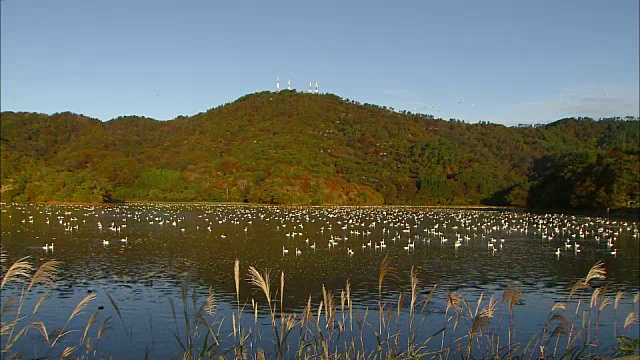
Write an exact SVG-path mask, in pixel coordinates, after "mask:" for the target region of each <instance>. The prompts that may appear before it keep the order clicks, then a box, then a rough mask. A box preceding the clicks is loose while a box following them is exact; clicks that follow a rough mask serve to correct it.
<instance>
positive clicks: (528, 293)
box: [1, 204, 640, 355]
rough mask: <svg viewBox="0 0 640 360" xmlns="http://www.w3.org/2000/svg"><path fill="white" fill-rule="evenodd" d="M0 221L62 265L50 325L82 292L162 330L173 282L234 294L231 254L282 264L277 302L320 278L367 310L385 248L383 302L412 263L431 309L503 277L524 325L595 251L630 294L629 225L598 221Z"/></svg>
mask: <svg viewBox="0 0 640 360" xmlns="http://www.w3.org/2000/svg"><path fill="white" fill-rule="evenodd" d="M1 220H2V223H1V224H2V225H1V226H2V249H3V251H4V252H6V254H7V257H8V262H9V263H10V262H12V261H15V260H16V259H19V258H21V257H23V256H32V257H33V258H34V259H35V260H36V261H37V262H38V263H42V262H44V261H46V260H48V259H52V258H55V259H58V260H61V261H62V265H61V273H60V280H59V281H58V283H57V286H56V288H55V293H54V295H53V297H54V298H55V299H59V300H60V301H59V302H57V303H56V304H55V305H53V306H54V307H57V310H56V311H52V312H50V314H56V315H51V318H50V319H48V320H51V321H53V322H56V321H58V322H59V321H60V319H59V316H58V314H63V313H66V312H68V309H67V308H68V307H71V306H73V305H75V304H76V303H77V302H78V301H79V300H80V299H81V298H82V295H84V294H86V293H87V292H92V291H100V292H108V293H110V294H113V297H114V298H115V300H116V301H117V302H118V304H120V307H121V310H122V312H123V314H125V317H127V318H128V319H130V320H131V321H132V322H134V323H139V324H153V323H154V322H155V323H156V324H158V325H157V326H156V328H157V329H158V327H159V328H161V329H164V330H157V329H156V333H158V332H159V333H160V335H159V336H162V334H165V335H166V334H170V332H168V330H167V329H168V328H169V327H168V325H167V324H170V323H171V321H170V319H169V314H167V313H168V307H167V298H168V297H172V296H176V295H177V294H179V287H180V284H181V283H182V281H183V280H184V279H189V280H190V281H191V282H192V283H193V284H196V285H197V286H199V287H201V288H202V289H207V288H212V289H213V290H214V291H215V292H216V293H217V294H218V299H219V301H221V302H222V303H228V304H231V305H232V304H233V303H234V302H235V283H234V279H233V263H234V261H235V259H239V260H240V263H241V274H247V270H248V267H249V266H254V267H256V268H257V269H259V270H264V269H270V270H271V274H272V279H273V282H274V284H275V282H277V281H278V280H277V279H279V276H280V273H281V272H284V273H285V279H286V281H285V294H284V309H285V311H287V312H293V311H296V312H300V311H301V310H302V309H303V308H304V306H305V305H306V303H307V300H308V297H309V295H311V297H312V298H313V299H320V298H321V297H322V293H321V289H322V287H323V285H324V286H325V287H326V288H327V289H331V290H332V291H334V294H339V293H340V291H341V290H343V289H344V288H345V284H346V282H347V280H349V281H350V283H351V287H352V289H351V291H352V297H353V301H354V306H355V307H356V308H360V309H364V308H366V307H369V308H371V307H375V306H376V304H377V299H378V295H379V294H378V290H379V289H378V286H379V283H378V268H379V266H380V263H381V261H382V260H383V258H385V257H388V259H389V262H390V265H391V267H392V269H393V271H392V272H391V274H390V276H388V277H387V279H386V281H385V282H384V283H383V288H382V294H381V295H382V297H383V298H384V299H389V300H393V301H395V300H396V299H397V298H398V294H399V293H400V292H405V293H408V292H409V291H410V281H409V272H410V269H411V267H412V266H415V267H416V268H417V269H418V271H419V272H418V278H419V279H420V284H421V289H422V292H423V295H424V296H426V294H427V292H428V291H429V290H430V289H431V287H432V286H433V285H435V284H437V285H438V288H439V289H440V290H441V292H440V293H437V295H435V296H434V300H433V304H432V306H433V308H432V309H431V311H434V312H438V311H440V312H442V311H441V310H442V309H443V308H445V307H446V305H445V304H446V299H445V296H446V290H450V291H461V292H463V293H464V294H465V295H466V296H469V297H470V298H473V297H476V298H477V297H478V296H479V295H480V294H482V293H487V294H492V293H495V294H499V292H501V291H502V290H503V289H505V288H506V287H507V286H508V285H516V286H518V287H520V288H521V289H522V290H523V295H522V297H521V299H522V301H521V303H520V305H519V306H521V307H523V308H524V307H526V309H527V315H526V316H525V317H523V318H521V322H522V323H523V324H527V323H528V325H524V326H525V327H526V326H530V327H531V329H527V330H525V332H531V333H532V332H533V331H535V330H538V328H534V327H536V326H538V327H539V326H540V324H541V323H542V322H544V319H545V318H546V316H547V315H548V314H549V310H550V308H551V306H552V305H553V303H554V301H557V300H559V299H563V298H565V297H566V296H567V294H568V291H569V290H570V288H571V286H572V285H573V284H574V283H575V281H576V280H577V279H579V278H581V277H583V276H584V275H585V274H586V273H587V272H588V270H589V268H591V266H593V265H594V264H595V263H596V262H598V261H600V260H603V261H604V263H605V267H606V270H607V281H608V282H610V285H609V291H610V292H615V291H617V290H623V291H626V292H631V293H635V292H637V290H638V288H639V286H640V285H639V281H640V280H639V278H640V276H639V275H640V272H639V255H638V254H639V248H638V247H639V246H638V224H637V223H628V222H624V221H607V220H606V219H602V218H589V217H575V216H563V215H553V214H547V215H533V214H528V213H520V212H511V211H502V210H501V211H498V210H492V209H434V208H422V207H274V206H239V205H237V206H236V205H234V206H229V205H227V206H221V205H205V204H127V205H119V206H104V207H98V206H79V205H77V206H53V205H3V206H2V218H1ZM51 244H54V245H53V249H51V248H49V246H51ZM284 250H287V252H286V253H285V251H284ZM558 250H559V254H560V255H559V256H558V255H556V252H557V251H558ZM614 250H615V251H614ZM613 252H615V255H614V254H612V253H613ZM243 276H244V275H243ZM240 293H241V296H242V297H243V299H242V300H243V303H245V302H246V303H248V302H250V298H251V296H252V294H254V293H255V289H254V288H251V287H250V286H249V284H248V283H247V282H246V281H241V289H240ZM2 296H3V299H4V298H5V297H6V295H5V294H4V292H3V295H2ZM531 299H535V301H532V300H531ZM105 305H108V304H100V306H105ZM141 309H146V310H148V311H141ZM151 314H153V315H154V316H157V318H154V319H153V320H150V319H149V317H150V315H151ZM229 316H230V315H229ZM521 316H522V315H521ZM534 319H535V320H534ZM540 319H542V320H540ZM143 327H144V326H143ZM114 339H118V336H114ZM114 341H115V340H114ZM165 355H167V354H165Z"/></svg>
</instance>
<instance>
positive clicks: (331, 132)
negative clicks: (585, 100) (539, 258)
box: [0, 91, 640, 209]
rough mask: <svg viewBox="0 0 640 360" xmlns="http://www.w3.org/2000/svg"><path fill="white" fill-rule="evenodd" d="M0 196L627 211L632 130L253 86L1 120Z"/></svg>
mask: <svg viewBox="0 0 640 360" xmlns="http://www.w3.org/2000/svg"><path fill="white" fill-rule="evenodd" d="M0 122H1V138H0V146H1V149H0V150H1V156H2V158H1V160H2V166H1V172H0V180H1V181H2V193H1V194H2V201H4V202H46V201H72V202H73V201H78V202H114V201H139V200H150V201H214V202H216V201H219V202H227V201H233V202H252V203H269V204H308V205H324V204H370V205H380V204H407V205H436V204H437V205H480V204H486V205H509V206H521V207H529V208H539V209H598V208H607V207H610V208H618V207H627V206H638V204H639V203H640V191H639V189H638V184H639V182H638V180H639V179H638V168H639V157H638V155H639V152H638V144H639V143H640V126H639V124H640V122H639V121H638V120H636V119H624V118H621V119H617V118H609V119H600V120H597V121H596V120H594V119H591V118H565V119H561V120H558V121H555V122H552V123H549V124H546V125H536V126H517V127H507V126H503V125H497V124H492V123H489V122H482V123H477V124H470V123H465V122H463V121H445V120H443V119H435V118H434V117H433V116H431V115H427V114H412V113H409V112H396V111H394V110H393V109H391V108H386V107H380V106H377V105H372V104H360V103H358V102H355V101H352V100H348V99H342V98H340V97H339V96H336V95H333V94H323V95H315V94H305V93H299V92H296V91H280V92H277V93H274V92H268V91H265V92H260V93H255V94H249V95H246V96H243V97H241V98H239V99H238V100H236V101H234V102H232V103H228V104H224V105H222V106H218V107H216V108H213V109H210V110H208V111H205V112H201V113H199V114H195V115H193V116H179V117H177V118H176V119H174V120H170V121H157V120H154V119H149V118H144V117H139V116H122V117H118V118H115V119H112V120H109V121H106V122H101V121H99V120H97V119H92V118H89V117H86V116H83V115H78V114H73V113H68V112H67V113H56V114H52V115H46V114H38V113H26V112H3V113H2V114H1V116H0Z"/></svg>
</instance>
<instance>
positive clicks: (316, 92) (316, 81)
mask: <svg viewBox="0 0 640 360" xmlns="http://www.w3.org/2000/svg"><path fill="white" fill-rule="evenodd" d="M317 93H318V80H316V94H317Z"/></svg>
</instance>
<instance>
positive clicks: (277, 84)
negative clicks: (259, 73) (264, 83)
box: [276, 76, 280, 92]
mask: <svg viewBox="0 0 640 360" xmlns="http://www.w3.org/2000/svg"><path fill="white" fill-rule="evenodd" d="M278 91H280V76H278V79H277V80H276V92H278Z"/></svg>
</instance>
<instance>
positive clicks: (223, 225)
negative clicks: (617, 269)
mask: <svg viewBox="0 0 640 360" xmlns="http://www.w3.org/2000/svg"><path fill="white" fill-rule="evenodd" d="M9 206H11V207H12V208H13V209H14V210H18V212H17V214H16V212H15V211H14V212H12V213H11V214H9V215H8V216H9V218H11V216H15V217H16V219H13V220H14V221H12V223H13V224H14V225H19V226H22V227H24V228H29V227H31V226H35V225H38V223H40V224H39V225H46V226H49V227H51V226H57V227H58V228H59V229H62V230H63V231H64V232H65V233H66V234H70V235H72V234H74V233H77V232H79V231H80V230H81V229H86V228H90V229H91V230H92V231H93V232H94V233H95V239H94V242H96V243H97V244H102V246H104V247H109V246H113V245H116V244H118V245H121V246H125V247H126V246H128V245H129V244H130V240H129V235H128V234H127V232H128V230H127V226H128V224H129V225H134V224H135V225H134V226H135V227H136V229H143V230H144V229H146V230H147V231H158V229H164V230H161V231H175V233H176V236H187V235H189V234H193V233H196V234H198V236H206V237H209V238H211V239H212V241H223V240H226V239H227V238H229V240H228V241H233V239H234V238H237V237H238V236H244V237H245V238H246V237H247V236H249V235H251V236H252V237H254V238H256V239H259V238H260V236H261V235H263V234H264V233H265V231H269V232H271V235H270V236H276V237H278V236H279V237H281V238H282V244H280V245H279V246H281V247H282V256H301V255H303V253H307V252H311V253H315V252H316V251H322V250H324V251H344V252H345V254H346V255H348V256H349V257H351V256H354V255H355V254H356V253H357V252H358V251H388V250H391V249H394V250H395V251H405V252H408V253H411V252H413V251H415V249H416V247H418V248H420V247H425V246H439V247H442V248H451V249H452V250H453V251H456V252H458V251H460V250H461V249H464V248H466V247H472V248H474V251H477V249H481V248H483V247H484V249H485V250H486V252H487V253H488V254H490V255H495V254H496V253H498V252H499V251H501V250H503V249H504V248H505V247H508V246H510V242H512V241H513V240H514V239H518V238H520V239H521V238H527V239H528V238H536V239H539V240H540V241H541V242H544V243H547V244H549V249H550V255H551V254H553V255H555V256H556V257H558V259H559V258H560V257H561V256H563V255H576V256H577V255H578V254H580V253H581V252H582V251H583V248H584V246H585V245H587V246H588V247H589V248H590V249H591V250H593V251H599V252H601V253H604V254H607V255H610V256H617V255H618V247H617V246H616V243H617V241H618V239H619V238H620V236H621V234H622V233H624V232H628V233H629V234H630V236H631V238H632V239H634V240H636V241H637V239H638V234H639V229H638V224H637V223H635V222H627V221H612V220H608V219H606V218H601V217H579V216H568V215H559V214H542V215H539V214H531V213H524V212H513V211H486V210H474V209H445V208H427V207H302V206H291V207H284V206H244V205H209V204H135V203H134V204H126V205H117V206H87V205H29V206H27V205H21V204H12V205H7V204H3V207H2V212H3V213H4V212H7V208H8V207H9ZM4 231H11V230H6V229H4V228H3V232H4ZM18 231H19V230H18ZM139 240H140V239H138V238H133V237H132V239H131V243H133V244H135V242H136V241H139ZM41 248H42V249H43V250H44V251H46V252H53V251H54V242H51V243H46V244H45V245H43V246H41ZM340 249H342V250H340ZM554 249H555V251H553V250H554Z"/></svg>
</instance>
